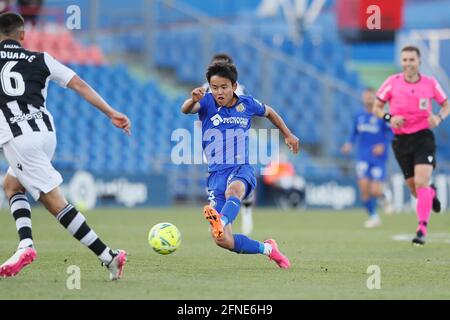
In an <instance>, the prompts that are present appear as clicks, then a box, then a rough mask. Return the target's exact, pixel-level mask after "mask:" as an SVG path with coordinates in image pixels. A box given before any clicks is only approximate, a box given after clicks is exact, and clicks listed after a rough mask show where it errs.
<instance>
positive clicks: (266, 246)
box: [264, 242, 272, 256]
mask: <svg viewBox="0 0 450 320" xmlns="http://www.w3.org/2000/svg"><path fill="white" fill-rule="evenodd" d="M271 253H272V245H271V244H270V243H266V242H264V254H265V255H266V256H269V255H270V254H271Z"/></svg>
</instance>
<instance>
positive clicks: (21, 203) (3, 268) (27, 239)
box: [0, 170, 37, 277]
mask: <svg viewBox="0 0 450 320" xmlns="http://www.w3.org/2000/svg"><path fill="white" fill-rule="evenodd" d="M10 171H11V172H12V170H8V172H10ZM3 189H4V191H5V194H6V196H7V198H8V199H9V205H10V209H11V214H12V216H13V217H14V220H15V222H16V228H17V232H18V234H19V245H18V246H17V250H16V252H15V253H14V254H13V255H12V257H10V258H9V259H8V260H7V261H5V262H4V263H3V264H2V265H0V277H11V276H15V275H16V274H18V273H19V272H20V271H21V270H22V269H23V268H24V267H25V266H27V265H28V264H30V263H31V262H33V261H34V260H35V259H36V257H37V253H36V250H35V248H34V243H33V236H32V229H31V208H30V204H29V203H28V199H27V197H26V196H25V189H24V188H23V186H22V185H21V184H20V182H19V181H18V180H17V179H16V178H15V177H13V176H12V175H11V174H8V173H7V174H6V176H5V178H4V180H3Z"/></svg>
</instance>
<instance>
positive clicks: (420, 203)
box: [412, 130, 440, 245]
mask: <svg viewBox="0 0 450 320" xmlns="http://www.w3.org/2000/svg"><path fill="white" fill-rule="evenodd" d="M414 138H415V139H416V140H415V142H416V143H415V149H414V186H415V190H416V194H417V208H416V209H417V220H418V227H417V229H416V237H415V238H414V239H413V241H412V242H413V244H418V245H423V244H424V243H425V237H426V235H427V226H428V223H429V219H430V214H431V209H432V208H433V202H436V201H437V202H439V200H437V197H436V191H435V189H434V188H433V187H432V186H430V180H431V175H432V174H433V169H434V168H435V167H436V143H435V140H434V135H433V132H431V131H430V130H424V131H421V132H419V133H418V134H417V135H416V136H414ZM439 207H440V203H439ZM439 209H440V208H439Z"/></svg>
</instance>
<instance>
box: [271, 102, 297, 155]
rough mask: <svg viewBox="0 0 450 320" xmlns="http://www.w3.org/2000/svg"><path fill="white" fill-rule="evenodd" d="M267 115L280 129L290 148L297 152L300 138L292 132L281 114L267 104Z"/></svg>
mask: <svg viewBox="0 0 450 320" xmlns="http://www.w3.org/2000/svg"><path fill="white" fill-rule="evenodd" d="M265 116H266V117H267V119H269V120H270V122H272V123H273V125H274V126H275V127H277V128H278V129H280V131H281V133H282V134H283V136H284V141H285V142H286V144H287V145H288V147H289V149H290V150H291V151H292V152H293V153H294V154H297V153H298V150H299V144H300V142H299V139H298V138H297V137H296V136H295V135H294V134H293V133H292V132H291V130H289V128H288V127H287V126H286V124H285V123H284V121H283V119H282V118H281V117H280V115H279V114H278V113H277V112H276V111H275V110H274V109H273V108H271V107H269V106H267V105H266V114H265Z"/></svg>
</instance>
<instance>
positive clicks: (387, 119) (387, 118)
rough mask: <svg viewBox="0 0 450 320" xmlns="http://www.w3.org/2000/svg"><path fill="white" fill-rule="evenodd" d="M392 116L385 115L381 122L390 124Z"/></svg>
mask: <svg viewBox="0 0 450 320" xmlns="http://www.w3.org/2000/svg"><path fill="white" fill-rule="evenodd" d="M391 118H392V115H391V114H390V113H385V114H384V116H383V120H384V121H386V122H391Z"/></svg>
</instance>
